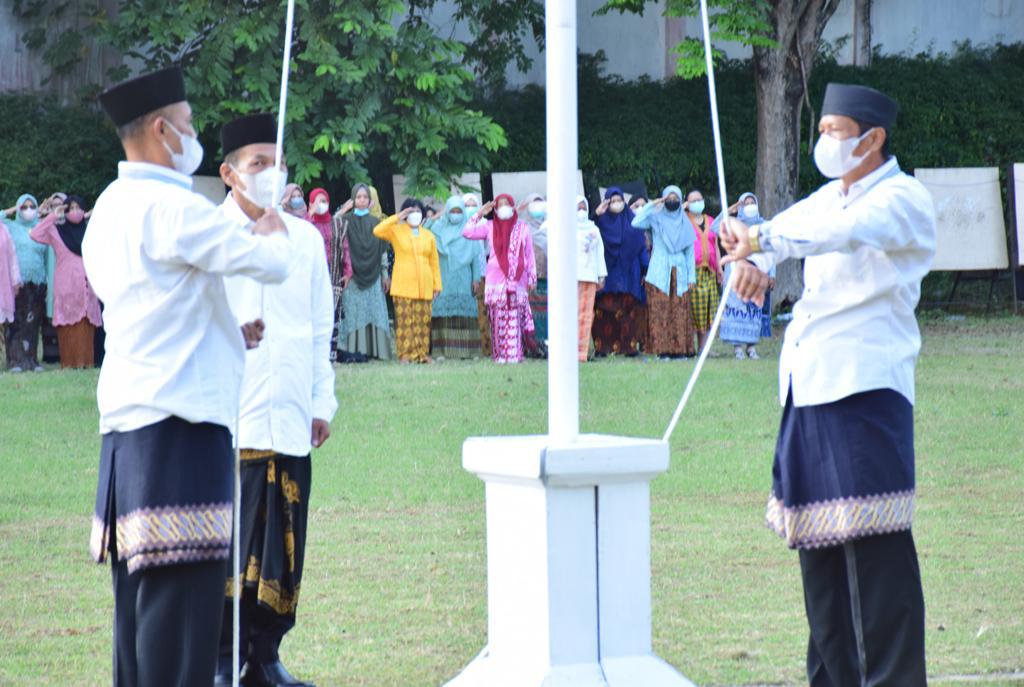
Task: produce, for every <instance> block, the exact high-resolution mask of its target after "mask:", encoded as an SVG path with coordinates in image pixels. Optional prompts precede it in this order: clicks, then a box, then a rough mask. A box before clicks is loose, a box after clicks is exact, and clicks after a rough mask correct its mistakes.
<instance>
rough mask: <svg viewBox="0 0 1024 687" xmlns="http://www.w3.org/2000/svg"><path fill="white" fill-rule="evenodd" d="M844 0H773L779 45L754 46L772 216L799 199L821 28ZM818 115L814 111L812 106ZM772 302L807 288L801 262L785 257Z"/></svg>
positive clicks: (760, 176) (761, 148)
mask: <svg viewBox="0 0 1024 687" xmlns="http://www.w3.org/2000/svg"><path fill="white" fill-rule="evenodd" d="M838 5H839V0H771V6H772V8H771V11H770V16H769V21H770V23H771V24H772V26H773V27H774V29H775V34H774V38H775V40H776V41H777V42H778V46H777V47H774V48H761V47H757V48H754V87H755V90H756V92H757V178H756V181H755V187H756V190H757V195H758V199H759V201H760V205H761V208H762V209H763V212H762V214H763V215H765V216H766V217H772V216H774V215H776V214H778V213H779V212H781V211H782V210H784V209H786V208H787V207H789V206H790V205H792V204H793V203H794V202H795V201H796V199H797V198H796V195H797V191H798V190H799V176H800V159H801V157H802V156H803V153H804V152H805V151H804V150H802V149H801V146H800V115H801V113H802V112H803V107H804V98H805V97H806V90H805V89H806V83H807V80H808V79H810V76H811V68H812V66H813V64H814V55H815V53H816V52H817V50H818V43H819V41H820V40H821V32H822V31H823V30H824V28H825V24H827V23H828V20H829V19H830V18H831V17H832V15H833V14H834V13H835V11H836V7H837V6H838ZM812 118H813V112H812ZM775 280H776V285H775V291H774V295H773V298H772V307H773V308H775V309H778V308H779V306H781V305H784V304H787V303H788V304H792V303H795V302H796V301H797V300H798V299H799V298H800V294H801V293H802V292H803V273H802V269H801V265H800V263H799V262H797V261H795V260H790V261H787V262H784V263H782V264H781V265H779V267H778V272H777V274H776V278H775Z"/></svg>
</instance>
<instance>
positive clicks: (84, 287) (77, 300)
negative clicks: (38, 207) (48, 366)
mask: <svg viewBox="0 0 1024 687" xmlns="http://www.w3.org/2000/svg"><path fill="white" fill-rule="evenodd" d="M87 226H88V220H86V219H85V201H84V200H82V198H81V196H76V195H69V196H68V202H67V205H66V206H65V208H64V212H63V215H61V213H59V212H54V213H52V214H50V215H49V216H48V217H47V218H46V219H44V220H43V221H42V222H40V223H39V224H37V225H36V226H35V227H34V228H33V229H32V231H30V232H29V236H30V237H31V238H32V240H33V241H36V242H38V243H43V244H46V245H48V246H50V247H51V248H53V251H54V254H55V255H56V256H57V261H56V262H57V265H56V269H55V271H54V278H53V290H54V294H53V325H54V326H55V327H56V328H57V345H58V348H59V350H60V366H61V367H65V368H67V367H92V366H93V363H94V361H95V358H94V353H95V333H96V327H99V326H101V325H102V324H103V319H102V316H101V315H100V303H99V300H97V298H96V294H95V293H93V290H92V287H91V286H89V280H88V278H87V277H86V276H85V265H84V264H83V263H82V239H83V238H85V232H86V228H87Z"/></svg>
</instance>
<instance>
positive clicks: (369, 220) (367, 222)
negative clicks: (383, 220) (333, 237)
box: [345, 184, 385, 289]
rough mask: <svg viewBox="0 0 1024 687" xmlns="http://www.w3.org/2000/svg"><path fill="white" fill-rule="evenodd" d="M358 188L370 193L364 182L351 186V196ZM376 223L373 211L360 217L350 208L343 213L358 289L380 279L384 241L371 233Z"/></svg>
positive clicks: (364, 287)
mask: <svg viewBox="0 0 1024 687" xmlns="http://www.w3.org/2000/svg"><path fill="white" fill-rule="evenodd" d="M360 188H362V189H364V190H365V191H366V193H367V194H369V193H370V188H369V187H368V186H367V185H366V184H356V185H355V187H353V188H352V197H353V198H355V197H356V192H357V191H358V190H359V189H360ZM371 197H372V196H371ZM378 224H380V219H378V218H377V217H374V216H373V213H369V214H366V215H363V216H362V217H360V216H359V215H357V214H356V213H355V212H354V211H351V210H350V211H349V212H348V213H346V214H345V227H346V228H345V235H346V236H347V237H348V251H349V255H350V256H351V258H352V279H354V280H355V282H356V286H358V287H359V288H360V289H368V288H370V287H371V286H373V285H374V283H375V282H378V281H380V268H381V264H380V263H381V257H382V256H383V255H384V248H385V243H384V242H383V241H381V240H380V239H379V238H377V237H376V236H374V235H373V228H374V227H376V226H377V225H378Z"/></svg>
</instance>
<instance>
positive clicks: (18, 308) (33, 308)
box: [0, 193, 50, 372]
mask: <svg viewBox="0 0 1024 687" xmlns="http://www.w3.org/2000/svg"><path fill="white" fill-rule="evenodd" d="M5 214H13V219H7V218H6V217H5V218H4V225H5V226H6V227H7V233H8V234H9V235H10V239H11V241H12V242H13V245H14V250H15V252H16V253H17V259H18V270H19V271H20V273H21V282H22V284H21V289H20V290H19V291H18V294H17V297H16V298H15V300H14V313H13V320H12V321H11V323H10V324H9V325H7V328H6V330H5V336H4V340H5V341H4V342H5V344H6V347H7V367H8V369H10V370H11V371H12V372H21V371H22V370H36V371H41V370H42V369H43V368H42V366H41V365H40V364H39V334H40V328H41V327H42V324H43V321H44V320H45V319H46V280H47V275H48V265H47V261H48V259H49V255H50V249H49V248H47V247H46V246H44V245H43V244H41V243H36V242H35V241H33V240H32V238H31V237H30V236H29V232H31V231H32V229H33V227H35V226H36V225H37V224H39V206H38V203H37V202H36V199H35V196H32V195H31V194H28V193H26V194H24V195H22V196H21V197H20V198H18V204H17V205H15V206H14V207H13V208H11V209H10V210H8V211H7V213H5ZM0 288H2V285H0Z"/></svg>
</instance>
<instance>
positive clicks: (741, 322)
mask: <svg viewBox="0 0 1024 687" xmlns="http://www.w3.org/2000/svg"><path fill="white" fill-rule="evenodd" d="M730 211H731V212H730V214H731V213H732V212H735V213H736V214H737V215H738V217H739V219H740V220H741V221H742V222H743V223H744V224H746V225H747V226H754V225H756V224H762V223H763V222H764V218H763V217H761V212H760V210H759V209H758V202H757V196H755V195H754V194H753V193H744V194H743V195H742V196H740V199H739V200H738V201H737V202H736V205H734V206H733V207H732V208H730ZM731 272H732V265H727V266H726V268H725V278H726V280H728V278H729V274H730V273H731ZM769 312H770V311H769ZM763 318H764V313H763V312H762V309H761V307H760V306H758V305H757V304H756V303H753V302H751V303H744V302H743V300H742V299H740V297H739V296H737V295H736V294H735V293H733V292H730V293H729V296H728V298H726V301H725V312H724V314H723V315H722V341H724V342H726V343H729V344H732V346H733V352H734V354H735V356H736V359H737V360H744V359H746V358H749V359H751V360H757V359H758V357H760V356H758V354H757V344H758V342H759V341H760V340H761V337H762V329H763V326H764V321H763ZM768 335H769V336H771V330H769V334H768Z"/></svg>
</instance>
